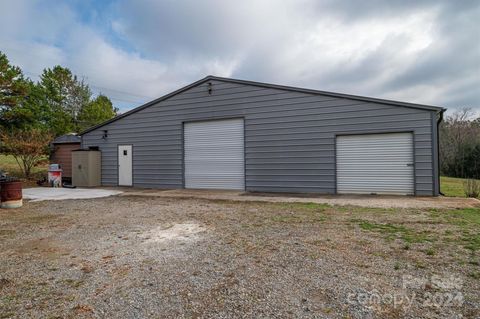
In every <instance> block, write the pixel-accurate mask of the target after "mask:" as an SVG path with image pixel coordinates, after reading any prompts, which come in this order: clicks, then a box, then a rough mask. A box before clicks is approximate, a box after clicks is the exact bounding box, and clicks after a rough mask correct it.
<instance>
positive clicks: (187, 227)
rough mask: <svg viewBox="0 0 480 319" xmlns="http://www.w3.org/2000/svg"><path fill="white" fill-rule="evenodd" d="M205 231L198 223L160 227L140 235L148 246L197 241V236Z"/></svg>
mask: <svg viewBox="0 0 480 319" xmlns="http://www.w3.org/2000/svg"><path fill="white" fill-rule="evenodd" d="M203 231H205V228H204V227H203V226H201V225H199V224H196V223H185V224H174V225H170V226H167V227H165V226H158V227H156V228H154V229H152V230H149V231H147V232H145V233H143V234H141V235H140V237H142V238H144V239H145V243H146V244H152V243H161V242H165V241H170V240H181V241H190V240H195V239H196V238H197V237H198V236H197V234H198V233H200V232H203Z"/></svg>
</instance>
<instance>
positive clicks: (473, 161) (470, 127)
mask: <svg viewBox="0 0 480 319" xmlns="http://www.w3.org/2000/svg"><path fill="white" fill-rule="evenodd" d="M474 116H475V113H474V112H473V111H472V109H470V108H462V109H459V110H457V111H456V112H454V113H453V114H451V115H449V116H447V117H446V118H445V121H444V122H443V123H442V125H441V126H440V164H441V168H440V170H441V173H442V174H444V175H447V176H452V177H461V178H479V177H480V125H479V121H478V119H474Z"/></svg>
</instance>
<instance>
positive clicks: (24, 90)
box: [0, 52, 118, 179]
mask: <svg viewBox="0 0 480 319" xmlns="http://www.w3.org/2000/svg"><path fill="white" fill-rule="evenodd" d="M117 112H118V109H117V108H115V107H114V106H113V104H112V102H111V101H110V99H109V98H108V97H107V96H105V95H103V94H99V95H97V96H95V95H94V94H93V93H92V91H91V89H90V87H89V86H88V84H86V83H85V81H84V80H83V79H79V78H78V77H77V76H76V75H75V74H73V73H72V71H70V70H69V69H68V68H65V67H62V66H60V65H57V66H54V67H52V68H45V69H44V70H43V72H42V74H41V75H40V77H39V79H38V81H33V80H31V79H30V78H28V77H26V76H25V74H24V72H23V71H22V70H21V68H19V67H18V66H14V65H12V64H11V63H10V61H9V60H8V58H7V56H6V55H5V54H4V53H2V52H0V153H2V154H6V155H12V156H13V157H14V158H15V160H16V161H17V163H18V165H19V167H20V169H21V170H22V173H23V175H24V177H26V178H27V179H28V178H30V177H31V172H32V168H33V167H35V166H36V165H38V163H39V162H40V161H42V159H45V157H46V155H48V154H49V152H50V149H49V143H50V142H51V141H52V140H53V139H54V138H55V137H58V136H60V135H64V134H66V133H78V132H81V131H83V130H85V129H86V128H88V127H90V126H93V125H96V124H98V123H101V122H103V121H106V120H108V119H111V118H112V117H114V116H116V115H117ZM0 164H1V163H0ZM0 169H1V167H0Z"/></svg>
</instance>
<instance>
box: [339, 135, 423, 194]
mask: <svg viewBox="0 0 480 319" xmlns="http://www.w3.org/2000/svg"><path fill="white" fill-rule="evenodd" d="M336 162H337V164H336V167H337V192H338V193H366V194H369V193H377V194H413V193H414V171H413V136H412V134H411V133H390V134H369V135H349V136H338V137H337V141H336Z"/></svg>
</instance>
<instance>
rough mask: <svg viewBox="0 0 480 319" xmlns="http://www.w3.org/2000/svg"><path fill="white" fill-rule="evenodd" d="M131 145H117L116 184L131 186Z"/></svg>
mask: <svg viewBox="0 0 480 319" xmlns="http://www.w3.org/2000/svg"><path fill="white" fill-rule="evenodd" d="M132 155H133V154H132V145H118V185H119V186H133V167H132V163H133V162H132V159H133V157H132Z"/></svg>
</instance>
